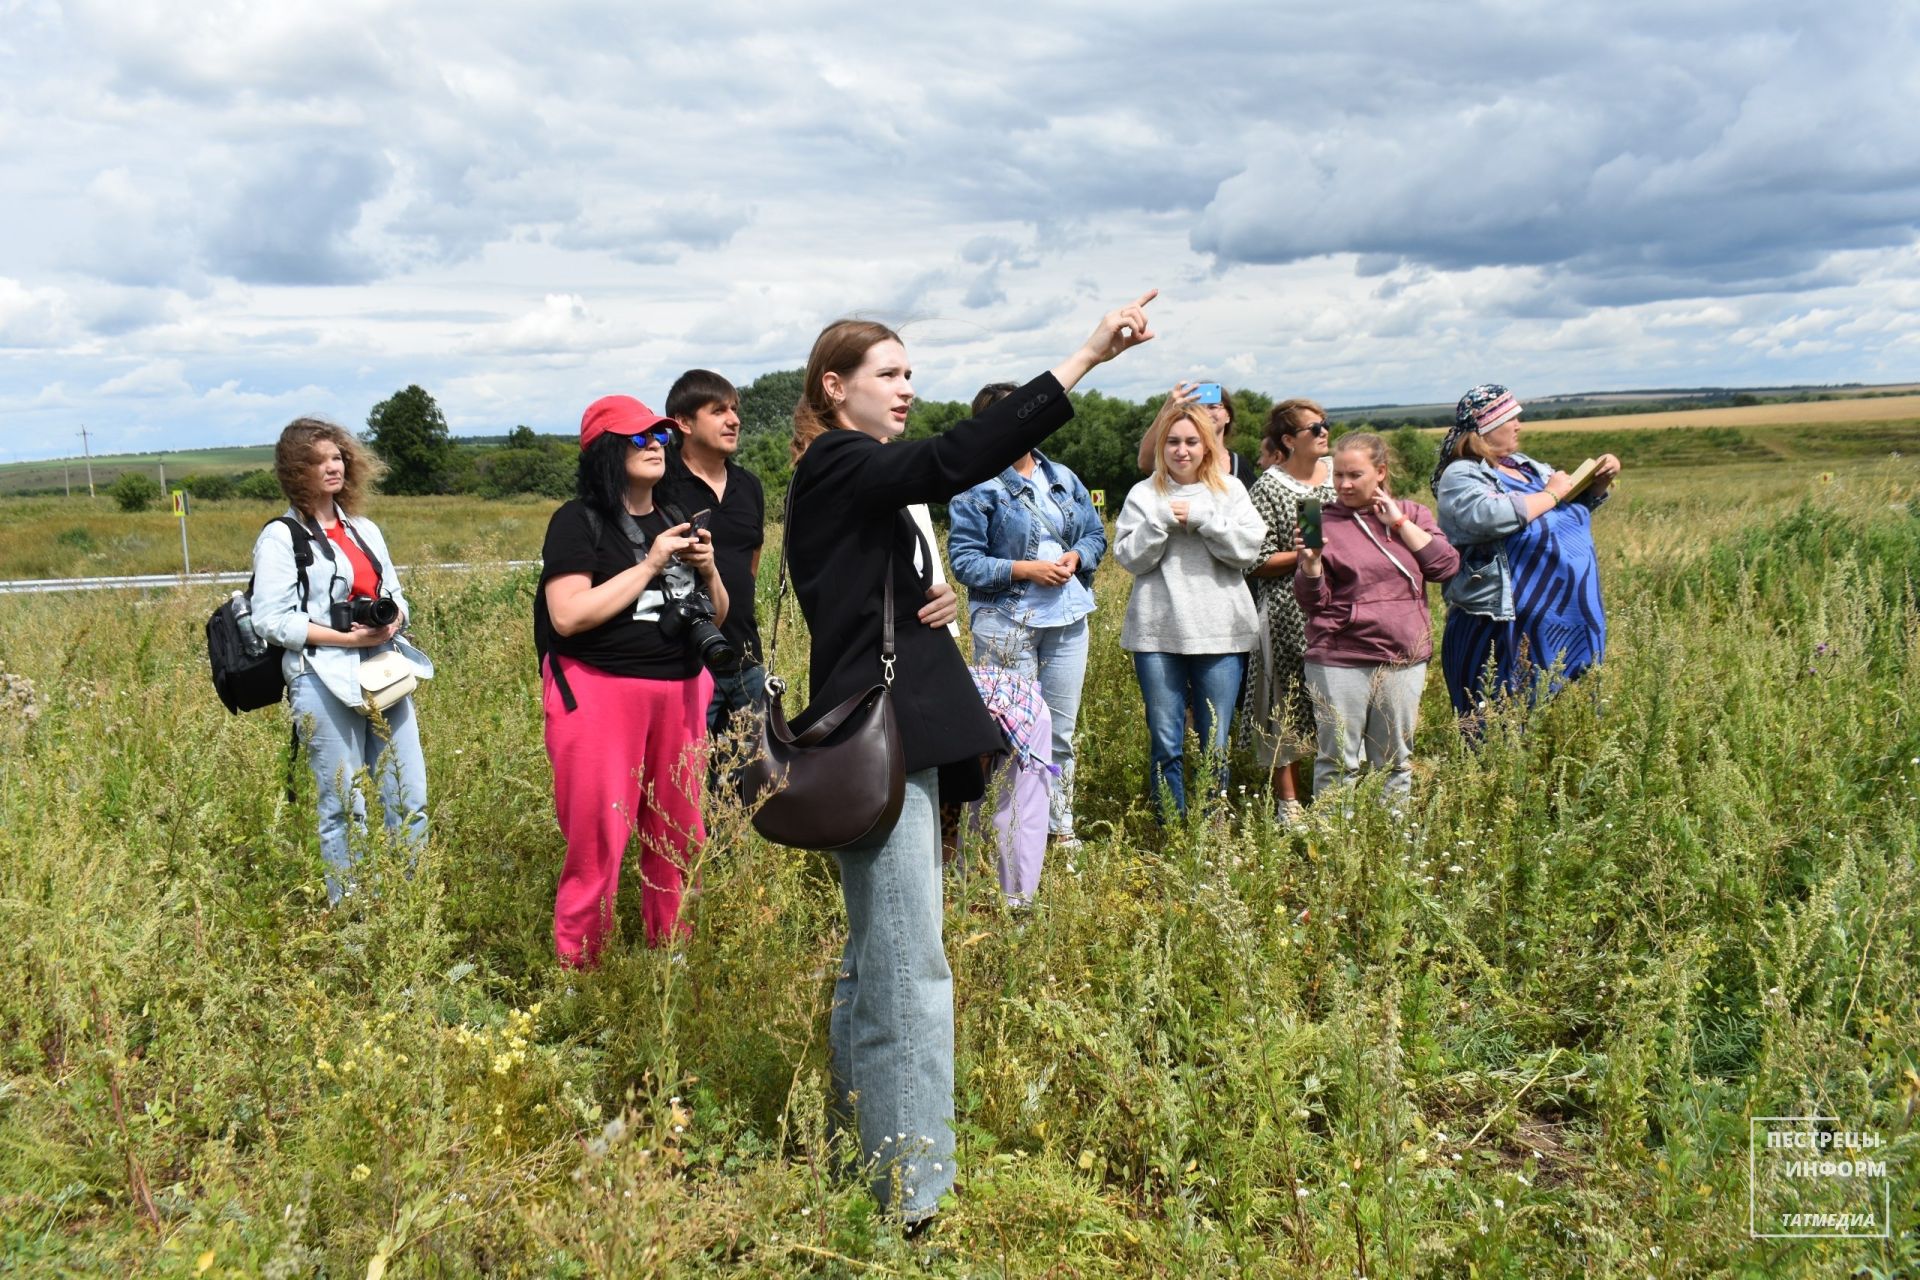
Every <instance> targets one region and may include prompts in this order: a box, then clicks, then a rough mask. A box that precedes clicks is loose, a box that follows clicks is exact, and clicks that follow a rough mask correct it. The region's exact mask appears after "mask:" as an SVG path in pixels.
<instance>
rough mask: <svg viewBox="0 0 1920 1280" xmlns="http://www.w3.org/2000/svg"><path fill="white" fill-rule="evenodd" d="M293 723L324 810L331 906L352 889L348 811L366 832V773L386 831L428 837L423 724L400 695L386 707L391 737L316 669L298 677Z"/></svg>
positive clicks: (323, 849)
mask: <svg viewBox="0 0 1920 1280" xmlns="http://www.w3.org/2000/svg"><path fill="white" fill-rule="evenodd" d="M292 696H293V722H294V724H295V725H296V726H297V727H298V729H299V731H300V745H301V747H302V749H304V750H305V751H306V753H307V764H308V765H309V766H310V767H311V768H312V769H313V781H314V790H315V792H316V793H317V796H318V800H319V809H320V857H321V858H322V859H323V860H324V861H325V862H326V865H327V901H328V902H338V901H340V899H341V898H342V897H344V896H345V895H346V893H347V892H348V890H349V889H350V888H351V887H352V879H351V876H350V874H349V873H350V871H351V869H352V866H353V855H352V853H351V851H350V850H349V849H348V848H347V814H348V810H349V807H351V810H352V815H353V825H354V827H355V829H357V830H364V829H365V827H366V825H367V802H366V797H365V796H364V795H362V794H361V791H360V788H359V787H358V786H357V785H355V782H356V779H357V777H358V775H359V773H360V771H361V770H362V769H365V770H366V771H367V774H368V776H369V777H370V778H372V779H373V781H374V782H375V783H376V784H377V785H378V787H379V790H380V807H381V810H382V813H383V816H384V818H385V821H386V825H387V829H388V830H389V831H394V830H398V831H400V832H401V834H402V837H403V838H404V839H405V840H406V841H407V843H408V844H410V845H412V846H413V847H414V848H415V849H418V848H419V847H420V845H421V844H423V843H425V841H426V838H427V762H426V760H425V758H424V757H422V755H421V754H420V726H419V723H418V722H417V721H416V720H415V718H414V714H413V699H412V698H410V697H409V698H402V699H400V701H398V702H396V703H394V704H393V705H392V706H391V707H388V708H387V710H386V722H387V723H386V728H387V737H384V738H383V737H382V736H381V735H380V733H379V731H378V730H377V729H376V727H375V724H374V720H373V718H372V717H371V716H364V715H361V714H360V713H359V712H358V711H356V710H354V709H353V708H352V707H349V706H348V705H347V704H346V703H344V702H342V701H340V699H338V698H336V697H334V696H333V695H332V694H331V693H329V692H327V687H326V686H325V685H324V684H322V683H321V682H320V678H319V677H318V676H316V675H314V674H313V673H312V672H310V671H307V672H302V673H301V674H300V675H298V676H295V677H294V681H293V685H292Z"/></svg>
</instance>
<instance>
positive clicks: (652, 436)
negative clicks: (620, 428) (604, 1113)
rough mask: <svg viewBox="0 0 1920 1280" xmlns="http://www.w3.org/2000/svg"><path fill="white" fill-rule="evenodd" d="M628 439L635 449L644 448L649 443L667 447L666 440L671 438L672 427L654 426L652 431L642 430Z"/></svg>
mask: <svg viewBox="0 0 1920 1280" xmlns="http://www.w3.org/2000/svg"><path fill="white" fill-rule="evenodd" d="M629 439H631V440H632V441H633V447H634V448H636V449H644V448H646V447H647V446H648V445H650V444H657V445H659V446H660V447H661V448H662V449H664V448H666V447H667V441H669V440H671V439H673V428H671V427H655V428H654V429H653V430H652V431H642V432H641V433H640V434H638V435H636V436H631V437H629Z"/></svg>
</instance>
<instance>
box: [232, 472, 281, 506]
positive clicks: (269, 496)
mask: <svg viewBox="0 0 1920 1280" xmlns="http://www.w3.org/2000/svg"><path fill="white" fill-rule="evenodd" d="M233 496H234V497H236V498H244V499H246V500H247V501H248V502H285V501H286V500H287V495H286V494H284V493H282V492H280V481H279V479H278V478H276V477H275V476H274V474H273V472H272V471H249V472H247V473H246V474H245V475H242V476H240V477H239V478H238V479H237V480H235V481H234V485H233Z"/></svg>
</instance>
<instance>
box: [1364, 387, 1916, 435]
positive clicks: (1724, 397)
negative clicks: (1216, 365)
mask: <svg viewBox="0 0 1920 1280" xmlns="http://www.w3.org/2000/svg"><path fill="white" fill-rule="evenodd" d="M1915 391H1920V383H1912V382H1901V383H1886V384H1872V385H1869V384H1867V383H1860V382H1846V383H1830V384H1825V385H1811V386H1787V387H1650V388H1647V389H1644V390H1636V391H1581V392H1576V393H1574V394H1571V395H1550V396H1522V397H1521V399H1522V400H1523V401H1524V403H1525V404H1526V406H1527V420H1528V421H1529V422H1533V423H1541V422H1551V421H1554V420H1555V419H1559V418H1599V417H1609V416H1614V415H1620V414H1633V413H1672V412H1678V411H1681V410H1686V409H1722V408H1743V407H1746V406H1749V405H1761V404H1804V403H1809V402H1812V401H1817V400H1852V399H1862V398H1871V397H1878V396H1901V395H1908V394H1911V393H1913V392H1915ZM1327 415H1328V416H1329V417H1331V418H1333V419H1334V420H1335V421H1337V422H1361V421H1365V422H1372V423H1374V424H1375V425H1376V426H1383V427H1386V426H1401V425H1412V426H1440V425H1443V424H1446V423H1450V422H1452V421H1453V405H1452V404H1451V403H1447V404H1358V405H1337V406H1330V407H1329V408H1328V409H1327Z"/></svg>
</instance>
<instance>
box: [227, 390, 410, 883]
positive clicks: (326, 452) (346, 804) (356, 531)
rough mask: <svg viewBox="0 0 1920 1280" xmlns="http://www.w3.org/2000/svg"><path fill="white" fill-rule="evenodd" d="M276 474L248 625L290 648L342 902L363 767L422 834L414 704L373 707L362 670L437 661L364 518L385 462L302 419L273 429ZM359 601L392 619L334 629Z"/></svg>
mask: <svg viewBox="0 0 1920 1280" xmlns="http://www.w3.org/2000/svg"><path fill="white" fill-rule="evenodd" d="M273 468H274V475H275V477H276V478H277V479H278V480H279V481H280V489H281V492H283V493H284V494H286V497H287V502H288V506H287V510H286V512H285V514H284V515H282V516H281V517H280V518H279V519H277V520H274V521H272V522H270V523H269V524H268V525H267V527H266V528H264V529H262V530H261V531H260V536H259V537H258V538H257V539H255V540H254V544H253V599H252V605H253V628H254V631H255V632H256V633H257V634H258V635H259V636H260V637H261V639H263V640H265V641H266V642H267V643H269V644H275V645H278V646H280V647H281V648H282V649H284V650H286V653H285V654H284V655H283V656H282V658H281V672H282V674H283V675H284V676H285V677H286V681H287V695H288V699H289V701H290V702H291V704H292V706H293V718H294V726H295V729H296V731H297V732H298V733H299V735H300V743H301V745H302V746H304V747H305V748H306V753H307V763H308V765H310V766H311V767H312V769H313V779H314V784H315V787H316V791H317V798H318V807H319V811H320V856H321V858H322V859H323V860H324V861H325V863H326V881H327V900H328V901H329V902H336V903H337V902H339V901H340V899H341V898H342V897H343V896H345V895H346V894H348V893H350V892H352V889H353V882H352V878H351V871H352V864H353V855H352V852H351V850H350V849H349V848H348V843H347V829H348V825H349V821H350V820H351V823H352V825H353V826H354V827H355V828H360V827H364V826H365V825H366V800H365V798H364V797H363V796H362V795H361V794H360V791H359V789H358V788H357V787H356V786H355V785H354V780H355V779H356V778H357V777H358V776H359V774H360V773H361V771H362V770H365V771H366V773H367V774H368V776H370V777H371V778H372V779H373V780H374V782H375V783H376V784H377V786H378V788H379V792H380V803H381V808H382V810H383V813H384V816H385V821H386V825H387V828H388V829H389V830H391V831H396V832H398V833H399V834H400V836H401V838H402V839H403V840H405V841H406V842H407V843H408V844H411V845H413V846H415V847H416V848H417V847H418V846H419V845H420V844H422V843H423V842H424V841H425V840H426V836H427V767H426V762H425V760H424V759H423V758H422V756H421V754H420V727H419V725H418V723H416V721H415V718H414V712H413V698H412V696H411V695H408V696H406V697H403V698H401V699H400V700H399V701H397V702H394V703H392V704H391V705H390V706H388V707H386V708H385V709H384V710H375V709H373V708H372V706H371V705H370V704H369V702H368V700H367V695H366V691H365V690H364V689H363V688H362V685H361V678H360V677H361V664H362V662H363V661H364V660H365V659H368V658H372V657H374V656H376V655H378V654H381V653H385V652H388V651H391V650H397V651H398V652H399V653H400V654H401V655H402V656H403V657H404V658H405V659H406V661H407V664H409V665H410V666H411V667H412V669H413V671H414V673H415V675H416V676H417V677H419V678H421V679H425V678H427V677H430V676H432V675H433V664H432V663H431V662H430V661H428V659H427V655H426V654H424V653H422V652H420V651H419V650H418V649H416V648H414V647H413V645H412V644H410V643H408V641H407V638H406V636H405V635H404V634H403V632H404V631H405V629H406V625H407V621H408V618H409V616H410V610H409V607H408V604H407V597H406V594H405V593H404V592H402V591H401V589H400V575H399V571H398V570H397V569H395V567H394V564H393V557H392V556H391V555H389V554H388V552H387V542H386V539H385V538H384V537H382V536H381V534H380V526H379V525H377V524H375V523H374V522H373V521H372V520H369V519H368V518H367V517H366V516H364V515H361V514H360V506H361V503H362V501H363V500H364V498H365V496H366V490H367V488H368V486H370V485H371V484H373V483H374V482H375V481H377V480H378V479H379V478H380V477H381V476H382V475H384V474H385V473H386V467H385V466H384V465H383V464H382V463H381V462H380V460H379V459H378V458H377V457H375V456H374V455H373V454H372V453H371V452H370V451H369V450H368V449H367V448H366V446H365V445H363V444H361V443H360V442H359V441H358V440H357V439H355V438H354V436H353V433H352V432H350V431H348V430H346V429H345V428H344V427H339V426H336V425H334V424H333V423H331V422H324V421H321V420H320V419H318V418H298V419H295V420H294V421H293V422H291V423H289V424H288V425H287V428H286V430H284V431H282V432H281V433H280V439H279V442H278V443H277V444H275V445H274V450H273ZM303 561H306V562H307V563H304V564H303V563H302V562H303ZM360 601H366V602H382V603H381V605H380V606H379V607H376V608H374V609H360V610H357V612H359V613H361V614H362V615H363V616H364V615H365V614H367V613H374V614H376V615H377V614H383V613H385V614H390V615H391V617H392V620H391V621H390V622H386V623H384V624H382V623H376V622H368V621H359V622H351V623H350V624H349V625H347V626H346V627H344V628H342V627H340V626H338V625H336V624H338V623H340V622H342V621H344V620H345V619H343V618H342V617H341V616H340V614H341V612H342V611H340V610H336V609H335V608H334V607H333V606H335V605H336V604H345V605H349V606H350V605H352V604H354V603H355V602H360ZM349 814H351V819H349Z"/></svg>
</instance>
